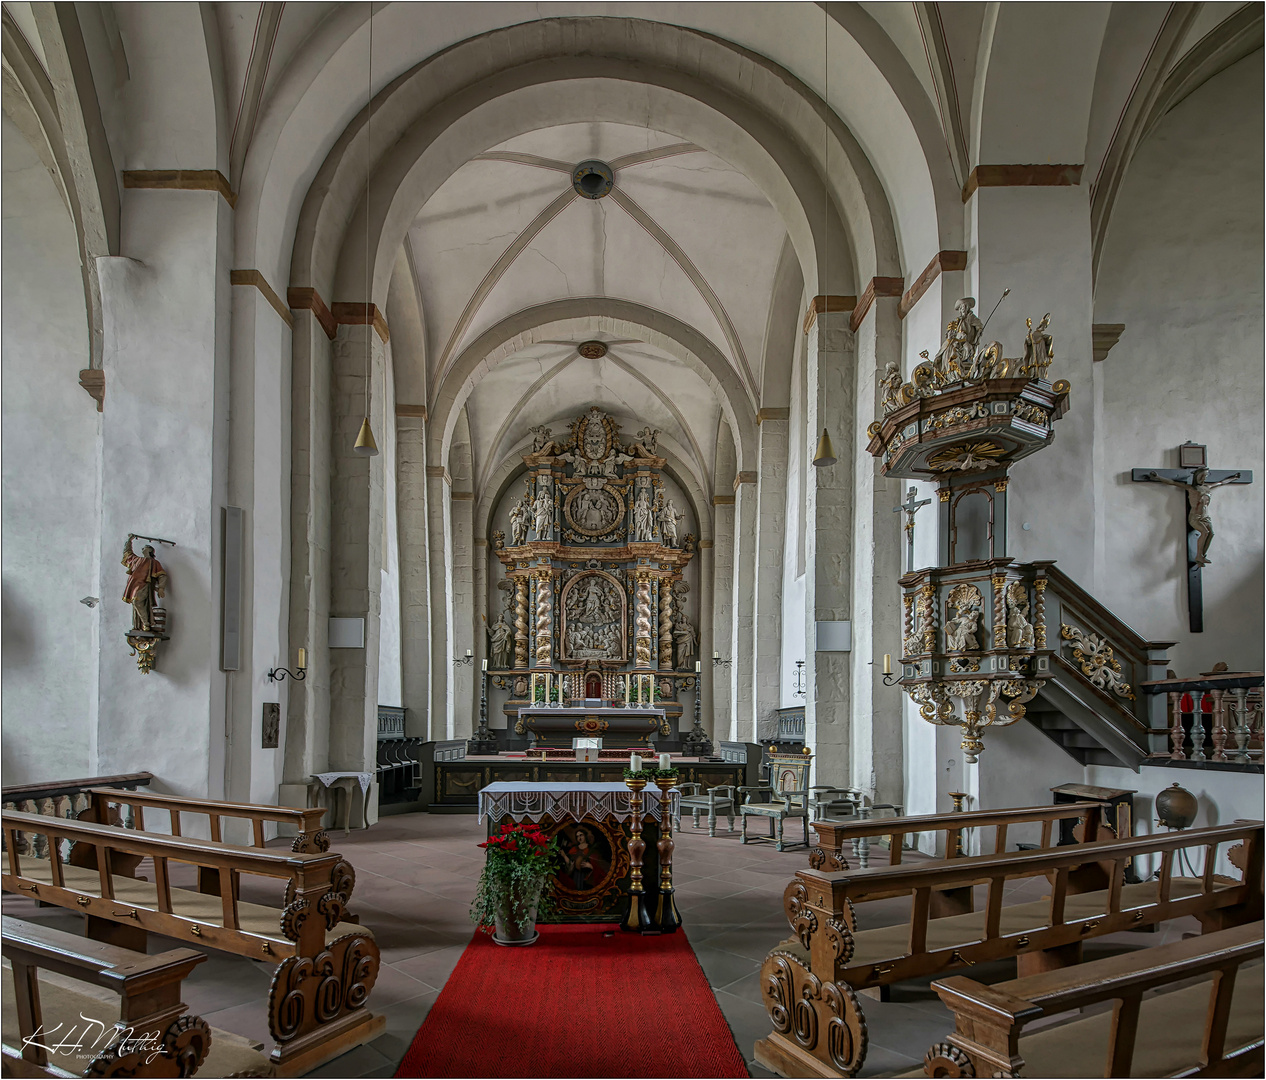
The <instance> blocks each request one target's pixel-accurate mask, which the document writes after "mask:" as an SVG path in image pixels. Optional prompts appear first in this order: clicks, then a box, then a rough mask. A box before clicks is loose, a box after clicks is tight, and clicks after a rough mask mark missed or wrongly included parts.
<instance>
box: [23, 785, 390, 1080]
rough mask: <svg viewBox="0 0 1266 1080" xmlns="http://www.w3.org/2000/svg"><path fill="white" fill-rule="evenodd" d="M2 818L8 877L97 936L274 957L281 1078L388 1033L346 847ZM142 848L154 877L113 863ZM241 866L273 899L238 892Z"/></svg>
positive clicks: (373, 950)
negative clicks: (187, 878) (356, 919)
mask: <svg viewBox="0 0 1266 1080" xmlns="http://www.w3.org/2000/svg"><path fill="white" fill-rule="evenodd" d="M0 820H2V822H3V831H4V840H5V866H4V873H3V875H0V886H2V887H3V889H4V891H5V892H13V893H18V894H24V895H27V896H29V897H31V898H32V899H35V900H39V901H42V902H44V903H46V904H55V905H57V906H59V907H64V908H68V909H70V910H71V911H81V912H83V914H84V915H85V916H87V933H88V936H89V937H92V938H95V939H96V940H99V941H107V942H108V943H110V944H114V945H119V946H122V947H124V948H131V949H135V950H137V951H143V950H144V948H145V941H146V934H147V932H150V931H152V932H154V933H159V934H162V935H164V936H166V937H170V938H175V939H176V940H178V941H186V942H190V943H195V942H196V943H198V944H201V945H204V946H207V947H210V948H213V949H218V950H220V951H222V952H227V953H232V954H234V955H238V956H247V957H251V958H253V959H257V960H271V961H272V962H274V963H276V964H277V969H276V971H275V972H274V973H273V978H272V986H271V988H270V991H269V996H268V1026H269V1031H270V1032H271V1033H272V1036H273V1039H274V1040H275V1042H276V1046H275V1047H274V1049H273V1052H272V1056H271V1059H270V1060H271V1061H272V1064H273V1066H274V1067H275V1068H276V1069H277V1071H278V1073H279V1074H280V1075H287V1076H293V1075H299V1074H302V1073H305V1072H309V1071H311V1070H312V1069H314V1068H317V1067H318V1066H319V1065H321V1064H323V1063H325V1062H327V1061H330V1060H332V1059H333V1058H335V1057H337V1056H339V1055H340V1054H343V1053H345V1052H346V1051H348V1050H350V1049H352V1048H353V1047H356V1046H360V1045H361V1044H363V1043H366V1042H369V1041H370V1040H372V1039H374V1038H377V1037H378V1036H379V1035H380V1034H382V1031H383V1029H384V1027H385V1025H386V1021H385V1020H384V1018H383V1017H381V1016H375V1015H374V1014H372V1013H371V1012H370V1011H369V1010H368V1009H367V1008H365V1005H366V1002H367V1000H368V997H369V993H370V991H371V990H372V989H373V986H374V983H375V981H376V980H377V977H378V968H379V963H380V961H379V953H378V946H377V944H376V943H375V942H374V938H373V934H372V933H371V932H370V931H368V930H366V929H364V928H363V927H361V926H358V925H356V924H353V923H348V922H346V921H344V919H343V916H344V913H345V912H346V910H347V905H348V902H349V900H350V897H351V893H352V890H353V888H354V886H355V881H356V875H355V873H354V871H353V870H352V868H351V866H350V865H349V864H348V863H347V862H345V861H344V860H343V859H341V858H340V857H339V856H338V855H336V854H334V853H300V852H289V851H277V850H274V849H267V848H265V849H260V848H249V847H236V846H234V845H231V844H222V843H215V842H214V841H206V840H193V839H190V838H188V837H181V836H162V835H158V834H156V833H147V832H140V831H138V830H134V829H119V828H115V827H113V826H109V825H98V824H95V823H92V822H86V821H67V820H64V819H60V818H54V817H46V816H43V815H38V814H23V813H18V812H16V811H10V810H6V811H4V813H3V816H2V818H0ZM19 832H21V833H25V834H26V836H28V837H30V836H36V835H42V836H44V837H45V838H46V840H47V844H46V850H47V851H48V857H46V858H38V857H35V856H31V855H26V854H22V852H21V846H20V845H19V842H18V834H19ZM66 841H69V842H71V843H72V844H73V845H74V849H72V850H79V851H82V850H84V849H91V856H92V858H91V862H92V865H93V869H87V868H85V867H82V866H76V865H75V864H74V863H72V862H70V861H69V860H66V859H64V858H63V856H62V845H63V844H64V843H65V842H66ZM138 856H139V857H140V858H141V859H145V858H148V859H150V860H151V861H152V863H153V870H154V875H153V876H154V881H152V882H149V881H142V880H140V879H138V878H135V877H131V876H127V875H121V874H117V873H113V872H112V868H113V867H114V866H115V864H116V863H117V862H118V861H120V860H126V859H130V858H135V857H138ZM171 864H187V865H190V866H194V867H199V868H203V869H205V870H206V871H208V872H214V873H215V874H216V875H217V876H218V878H219V890H218V893H217V894H216V895H208V894H207V893H205V892H199V891H195V890H193V889H182V888H179V887H177V886H174V885H172V881H171V872H170V869H171ZM242 875H252V876H257V877H263V878H273V879H275V880H276V881H277V882H278V885H279V886H281V888H279V890H278V891H279V892H280V893H281V895H280V896H279V897H278V903H277V905H276V906H268V905H264V904H256V903H248V902H246V901H243V900H240V899H239V893H240V889H239V888H238V886H237V879H238V878H239V877H240V876H242ZM199 876H200V878H201V877H202V876H203V875H202V874H200V875H199ZM283 890H284V891H283ZM313 971H318V972H320V973H321V975H320V977H319V978H317V977H313V974H312V973H313Z"/></svg>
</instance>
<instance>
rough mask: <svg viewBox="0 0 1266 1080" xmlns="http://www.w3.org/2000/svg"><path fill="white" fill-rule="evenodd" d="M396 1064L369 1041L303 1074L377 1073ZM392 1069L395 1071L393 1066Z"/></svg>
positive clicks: (348, 1076)
mask: <svg viewBox="0 0 1266 1080" xmlns="http://www.w3.org/2000/svg"><path fill="white" fill-rule="evenodd" d="M397 1064H398V1062H394V1061H391V1060H390V1059H389V1058H387V1057H386V1055H384V1054H380V1053H379V1052H378V1051H377V1050H376V1049H375V1048H374V1044H373V1043H370V1044H368V1045H366V1046H358V1047H356V1049H355V1050H349V1051H348V1052H347V1053H346V1054H343V1055H341V1056H339V1057H336V1058H335V1059H334V1060H333V1061H328V1062H326V1063H325V1064H324V1065H322V1066H321V1067H320V1068H319V1069H314V1070H313V1071H312V1072H310V1073H306V1074H305V1075H307V1076H320V1077H324V1076H329V1077H334V1078H351V1077H360V1076H369V1075H371V1074H373V1075H378V1074H380V1073H381V1071H382V1070H383V1069H385V1068H387V1067H389V1066H395V1065H397ZM392 1071H393V1072H394V1071H395V1070H394V1068H393V1069H392Z"/></svg>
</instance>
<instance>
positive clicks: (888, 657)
mask: <svg viewBox="0 0 1266 1080" xmlns="http://www.w3.org/2000/svg"><path fill="white" fill-rule="evenodd" d="M899 678H900V676H899V675H894V674H893V673H892V653H884V685H885V686H895V685H896V684H897V681H898V679H899Z"/></svg>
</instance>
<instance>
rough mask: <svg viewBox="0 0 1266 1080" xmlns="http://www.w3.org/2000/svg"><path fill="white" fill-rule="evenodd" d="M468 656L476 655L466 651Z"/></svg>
mask: <svg viewBox="0 0 1266 1080" xmlns="http://www.w3.org/2000/svg"><path fill="white" fill-rule="evenodd" d="M466 655H467V656H474V655H475V654H474V653H473V652H471V651H470V650H469V649H467V650H466Z"/></svg>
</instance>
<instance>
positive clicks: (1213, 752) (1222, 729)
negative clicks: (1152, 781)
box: [1140, 671, 1263, 768]
mask: <svg viewBox="0 0 1266 1080" xmlns="http://www.w3.org/2000/svg"><path fill="white" fill-rule="evenodd" d="M1262 683H1263V677H1262V673H1261V672H1248V671H1228V672H1225V673H1211V674H1209V675H1205V676H1202V677H1200V678H1198V679H1169V678H1166V679H1156V680H1153V681H1151V682H1149V683H1145V684H1144V685H1143V686H1142V687H1141V688H1140V689H1141V690H1142V692H1143V693H1144V694H1146V695H1147V696H1148V700H1149V702H1150V703H1151V704H1152V707H1153V709H1156V710H1158V711H1161V710H1163V712H1164V715H1165V716H1166V717H1167V725H1168V726H1167V727H1166V728H1165V729H1162V730H1159V731H1158V730H1155V729H1153V731H1152V758H1153V760H1154V761H1156V762H1158V763H1161V764H1164V763H1176V762H1187V761H1192V762H1203V763H1207V764H1208V765H1209V766H1211V767H1214V768H1217V767H1226V766H1231V765H1236V766H1244V765H1253V764H1256V765H1257V766H1259V767H1260V766H1261V764H1262Z"/></svg>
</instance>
